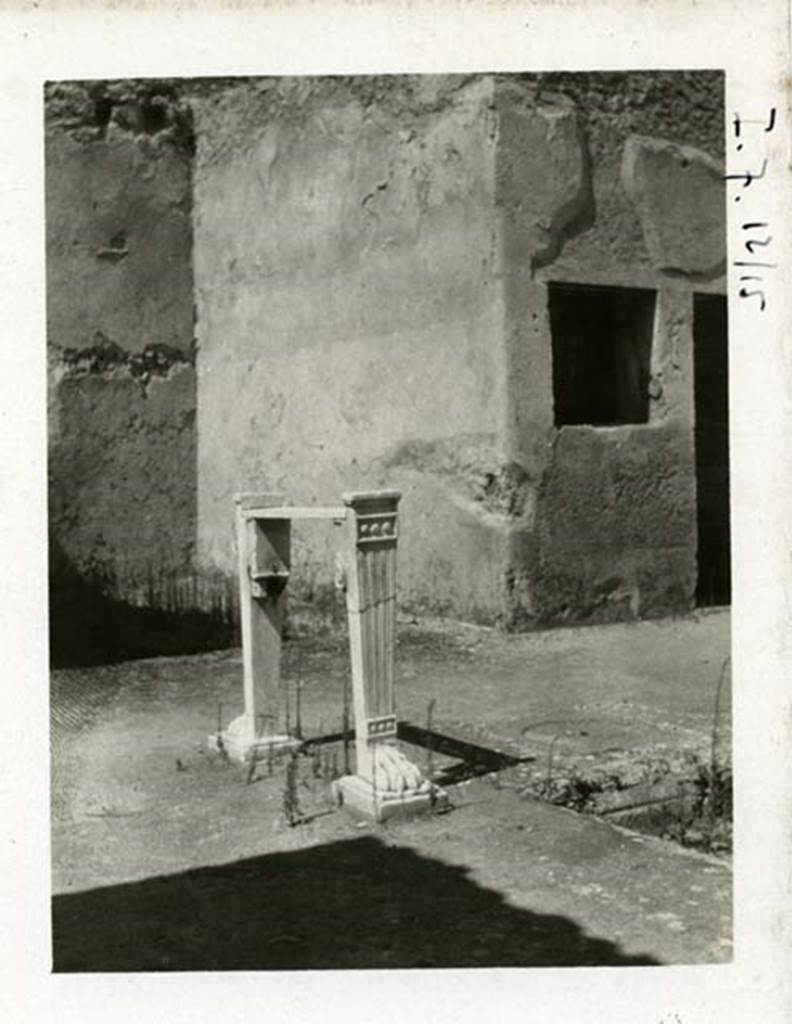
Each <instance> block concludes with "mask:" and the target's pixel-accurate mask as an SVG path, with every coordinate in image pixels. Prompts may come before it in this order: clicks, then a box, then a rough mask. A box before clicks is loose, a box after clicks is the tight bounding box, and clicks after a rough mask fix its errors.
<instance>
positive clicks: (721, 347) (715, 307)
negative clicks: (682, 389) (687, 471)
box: [693, 294, 731, 608]
mask: <svg viewBox="0 0 792 1024" xmlns="http://www.w3.org/2000/svg"><path fill="white" fill-rule="evenodd" d="M693 372H694V401H695V416H696V428H695V445H696V494H697V499H696V502H697V510H696V512H697V516H696V518H697V526H698V553H697V563H698V566H697V567H698V582H697V586H696V605H697V606H698V607H700V608H701V607H712V606H717V605H727V604H730V603H731V543H730V536H729V528H730V517H729V368H728V339H727V304H726V298H725V296H722V295H704V294H696V295H694V296H693Z"/></svg>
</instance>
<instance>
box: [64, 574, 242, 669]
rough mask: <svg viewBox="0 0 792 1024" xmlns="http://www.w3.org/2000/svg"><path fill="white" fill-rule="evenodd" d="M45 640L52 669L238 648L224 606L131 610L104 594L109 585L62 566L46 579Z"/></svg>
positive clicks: (137, 607)
mask: <svg viewBox="0 0 792 1024" xmlns="http://www.w3.org/2000/svg"><path fill="white" fill-rule="evenodd" d="M49 635H50V664H51V666H52V667H53V668H73V667H77V666H85V665H104V664H111V663H113V662H118V661H130V660H133V659H136V658H153V657H159V656H169V655H178V654H195V653H199V652H202V651H214V650H218V649H220V648H224V647H232V646H235V645H236V644H238V643H239V636H238V631H237V628H236V625H235V622H234V620H233V616H232V612H231V611H230V610H229V609H227V608H225V607H223V606H222V605H219V604H218V606H217V607H215V608H210V609H208V610H201V609H197V608H194V607H186V608H179V607H157V606H155V605H150V606H142V607H141V606H138V605H133V604H130V603H129V602H127V601H124V600H122V599H120V598H118V597H114V596H112V593H108V587H107V581H105V580H103V579H102V578H100V577H96V578H92V577H89V576H81V575H80V574H79V573H78V572H77V571H76V570H74V569H73V568H72V567H71V566H69V565H68V564H64V563H63V561H62V560H59V564H58V566H57V568H56V570H55V571H54V572H53V573H51V576H50V586H49Z"/></svg>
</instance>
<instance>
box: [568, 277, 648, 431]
mask: <svg viewBox="0 0 792 1024" xmlns="http://www.w3.org/2000/svg"><path fill="white" fill-rule="evenodd" d="M548 289H549V309H550V333H551V337H552V345H553V403H554V409H555V424H556V426H557V427H560V426H565V425H573V424H589V425H591V426H596V427H607V426H615V425H618V424H620V423H647V422H648V420H649V368H650V364H651V357H652V335H653V333H654V312H655V292H654V291H652V290H650V289H644V288H606V287H599V286H593V285H578V284H552V283H551V284H550V285H549V286H548Z"/></svg>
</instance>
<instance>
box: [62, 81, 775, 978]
mask: <svg viewBox="0 0 792 1024" xmlns="http://www.w3.org/2000/svg"><path fill="white" fill-rule="evenodd" d="M45 114H46V133H47V135H46V145H47V149H46V185H47V191H46V216H47V336H48V345H49V358H50V363H49V365H50V390H49V398H50V405H49V442H50V449H49V453H50V460H49V487H50V490H49V524H50V538H49V549H50V555H51V576H50V643H51V658H52V667H53V675H52V692H51V702H52V703H51V711H52V743H53V748H52V771H53V777H52V801H53V804H52V813H53V835H52V856H53V929H54V930H53V943H54V965H55V969H56V970H62V971H131V970H234V969H245V970H266V969H274V968H278V969H294V968H302V969H308V968H343V967H349V968H360V967H381V968H387V967H476V966H478V967H495V966H517V967H529V966H598V965H619V964H627V965H629V964H646V965H648V964H669V963H672V964H673V963H708V962H720V961H723V960H728V959H729V958H730V956H731V948H732V943H731V873H730V862H729V855H730V850H731V778H732V771H731V752H730V735H731V719H730V656H729V652H730V644H729V639H730V628H729V607H728V606H729V597H730V594H729V584H730V565H729V472H728V466H729V463H728V382H727V308H726V281H725V269H726V243H725V239H726V233H725V206H726V182H725V181H724V173H723V149H724V131H723V126H724V76H723V74H722V73H719V72H717V71H665V72H659V71H636V72H623V73H618V72H617V73H610V74H608V73H604V72H603V73H584V74H575V73H559V74H527V73H526V74H514V75H495V74H471V75H448V76H442V75H440V76H429V75H421V76H419V75H415V76H401V75H397V76H376V77H317V78H312V77H304V78H294V77H290V78H240V79H222V80H219V81H218V80H211V79H204V80H200V81H191V80H189V79H174V80H145V79H143V80H126V81H115V82H114V81H99V82H95V81H94V82H90V81H89V82H79V81H78V82H51V83H47V86H46V93H45ZM756 234H757V235H760V234H761V231H759V230H758V229H757V231H756ZM570 812H571V813H570ZM262 921H266V926H265V927H262ZM384 922H387V926H386V927H383V923H384Z"/></svg>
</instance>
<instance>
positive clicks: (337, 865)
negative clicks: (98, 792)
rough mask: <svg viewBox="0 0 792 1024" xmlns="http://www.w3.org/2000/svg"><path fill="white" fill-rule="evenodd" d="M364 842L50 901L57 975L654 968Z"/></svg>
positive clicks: (425, 863)
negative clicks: (93, 972) (638, 966)
mask: <svg viewBox="0 0 792 1024" xmlns="http://www.w3.org/2000/svg"><path fill="white" fill-rule="evenodd" d="M466 876H467V869H465V868H464V867H458V866H452V865H449V864H445V863H443V862H441V861H438V860H434V859H429V858H427V857H423V856H420V855H418V854H416V853H415V852H414V851H413V850H411V849H408V848H405V847H398V846H389V845H386V844H385V843H383V842H381V841H380V840H378V839H376V838H375V837H373V836H366V837H362V838H359V839H352V840H341V841H338V842H334V843H328V844H325V845H322V846H314V847H310V848H308V849H304V850H297V851H290V852H288V853H274V854H267V855H265V856H261V857H254V858H250V859H248V860H241V861H237V862H234V863H229V864H223V865H220V866H217V867H206V868H200V869H197V870H193V871H186V872H183V873H180V874H175V875H168V876H164V877H158V878H150V879H145V880H144V881H141V882H132V883H129V884H122V885H114V886H109V887H107V888H102V889H92V890H89V891H87V892H80V893H71V894H65V895H60V896H55V897H54V899H53V903H52V913H53V946H54V970H55V971H56V972H78V971H167V970H174V971H175V970H180V971H197V970H311V969H332V968H337V969H343V968H387V967H393V968H399V967H401V968H406V967H495V966H502V967H509V966H513V967H531V966H533V967H551V966H554V967H563V966H569V967H572V966H583V965H589V966H600V965H603V966H604V965H613V966H616V965H624V966H627V965H651V964H655V963H657V961H656V960H654V959H652V958H650V957H647V956H627V955H625V954H624V953H622V952H621V950H620V949H619V947H618V945H616V944H615V943H613V942H610V941H608V940H607V939H602V938H595V937H592V936H588V935H586V934H585V933H584V932H583V931H582V930H581V929H580V927H579V926H578V925H577V924H576V923H575V922H574V921H572V920H570V919H568V918H566V917H561V916H557V915H549V914H538V913H534V912H533V911H528V910H523V909H517V908H515V907H512V906H509V905H508V904H506V903H504V901H503V899H502V898H501V896H500V895H499V894H498V893H496V892H494V891H492V890H490V889H485V888H482V887H481V886H479V885H477V884H475V883H474V882H472V881H470V880H469V879H468V878H467V877H466Z"/></svg>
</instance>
